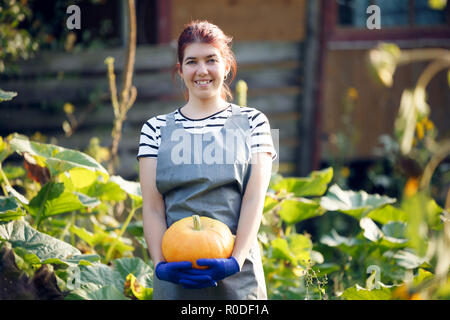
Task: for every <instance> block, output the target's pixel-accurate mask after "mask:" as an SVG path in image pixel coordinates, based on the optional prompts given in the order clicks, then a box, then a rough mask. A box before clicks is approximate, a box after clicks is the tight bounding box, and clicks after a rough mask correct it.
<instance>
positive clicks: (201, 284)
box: [180, 276, 217, 289]
mask: <svg viewBox="0 0 450 320" xmlns="http://www.w3.org/2000/svg"><path fill="white" fill-rule="evenodd" d="M208 278H209V280H206V281H193V280H189V279H185V278H181V279H180V284H181V285H182V286H183V288H185V289H203V288H209V287H216V286H217V282H216V281H214V280H212V279H211V277H209V276H208Z"/></svg>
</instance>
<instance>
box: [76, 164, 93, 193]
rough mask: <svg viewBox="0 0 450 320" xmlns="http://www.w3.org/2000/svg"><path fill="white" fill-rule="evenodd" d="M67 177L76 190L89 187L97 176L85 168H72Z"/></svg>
mask: <svg viewBox="0 0 450 320" xmlns="http://www.w3.org/2000/svg"><path fill="white" fill-rule="evenodd" d="M69 175H70V179H71V181H72V183H73V186H74V187H75V188H77V189H81V188H84V187H87V186H90V185H91V184H92V183H94V181H95V180H97V174H96V173H95V172H94V171H91V170H88V169H86V168H78V167H76V168H72V169H70V170H69Z"/></svg>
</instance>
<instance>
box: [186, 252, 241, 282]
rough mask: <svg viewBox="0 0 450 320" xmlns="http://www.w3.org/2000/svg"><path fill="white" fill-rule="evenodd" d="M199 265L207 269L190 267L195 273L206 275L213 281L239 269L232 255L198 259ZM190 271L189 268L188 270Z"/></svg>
mask: <svg viewBox="0 0 450 320" xmlns="http://www.w3.org/2000/svg"><path fill="white" fill-rule="evenodd" d="M197 264H198V265H199V266H204V267H209V268H208V269H192V271H194V270H195V271H194V272H195V274H197V275H208V276H210V277H211V279H212V280H214V281H220V280H222V279H225V278H226V277H229V276H231V275H233V274H235V273H237V272H239V271H240V268H239V263H238V262H237V260H236V259H235V258H234V257H231V258H228V259H198V260H197ZM189 273H191V270H190V271H189Z"/></svg>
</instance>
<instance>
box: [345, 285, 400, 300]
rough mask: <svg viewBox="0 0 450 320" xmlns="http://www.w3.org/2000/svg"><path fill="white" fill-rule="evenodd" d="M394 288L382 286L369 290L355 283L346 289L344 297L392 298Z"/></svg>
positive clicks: (355, 298)
mask: <svg viewBox="0 0 450 320" xmlns="http://www.w3.org/2000/svg"><path fill="white" fill-rule="evenodd" d="M391 291H392V289H391V288H390V287H387V286H382V287H381V288H379V289H372V290H368V289H365V288H362V287H360V286H359V285H355V286H354V287H350V288H347V289H345V290H344V292H343V293H342V295H341V296H342V297H343V298H345V299H346V300H390V298H391Z"/></svg>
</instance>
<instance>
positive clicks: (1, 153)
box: [0, 137, 12, 181]
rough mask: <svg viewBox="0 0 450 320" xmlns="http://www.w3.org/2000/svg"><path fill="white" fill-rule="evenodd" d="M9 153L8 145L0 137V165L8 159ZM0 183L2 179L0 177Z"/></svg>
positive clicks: (10, 151)
mask: <svg viewBox="0 0 450 320" xmlns="http://www.w3.org/2000/svg"><path fill="white" fill-rule="evenodd" d="M11 153H12V150H11V147H10V145H9V143H8V142H7V141H5V140H3V138H2V137H0V164H1V163H2V162H3V161H4V160H5V159H6V158H8V157H9V155H10V154H11ZM0 181H2V177H0Z"/></svg>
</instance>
